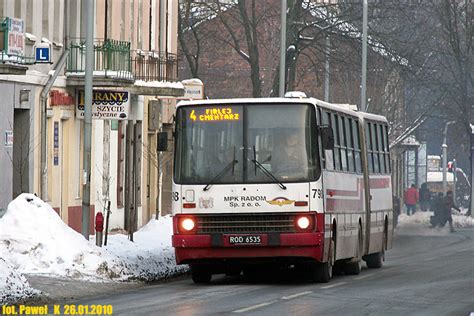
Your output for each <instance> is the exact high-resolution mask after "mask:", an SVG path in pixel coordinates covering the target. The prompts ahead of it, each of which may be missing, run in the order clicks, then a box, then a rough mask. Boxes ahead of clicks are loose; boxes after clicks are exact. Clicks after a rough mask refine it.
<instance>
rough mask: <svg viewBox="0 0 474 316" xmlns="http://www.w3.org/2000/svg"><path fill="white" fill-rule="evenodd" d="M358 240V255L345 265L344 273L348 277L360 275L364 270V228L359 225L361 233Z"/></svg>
mask: <svg viewBox="0 0 474 316" xmlns="http://www.w3.org/2000/svg"><path fill="white" fill-rule="evenodd" d="M358 236H359V237H358V239H357V242H358V244H357V253H356V256H355V257H354V258H353V259H352V260H350V261H348V262H346V264H345V265H344V273H345V274H347V275H358V274H360V271H361V270H362V252H363V246H364V245H363V243H362V227H361V226H360V225H359V232H358Z"/></svg>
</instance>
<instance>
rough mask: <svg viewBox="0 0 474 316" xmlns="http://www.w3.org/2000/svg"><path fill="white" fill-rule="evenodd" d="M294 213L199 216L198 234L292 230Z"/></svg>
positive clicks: (281, 231) (283, 231) (285, 231)
mask: <svg viewBox="0 0 474 316" xmlns="http://www.w3.org/2000/svg"><path fill="white" fill-rule="evenodd" d="M294 218H295V216H294V215H289V214H258V215H256V214H251V215H209V216H205V215H204V216H199V218H198V228H197V232H198V234H215V233H223V234H226V233H232V234H235V233H267V232H278V233H288V232H294V231H295V229H294Z"/></svg>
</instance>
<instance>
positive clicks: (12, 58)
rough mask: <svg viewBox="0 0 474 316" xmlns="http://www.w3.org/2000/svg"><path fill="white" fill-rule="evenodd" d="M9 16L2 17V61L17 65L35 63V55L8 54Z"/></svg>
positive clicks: (0, 32)
mask: <svg viewBox="0 0 474 316" xmlns="http://www.w3.org/2000/svg"><path fill="white" fill-rule="evenodd" d="M9 19H10V18H8V17H5V18H0V63H2V64H5V63H7V64H16V65H25V66H26V65H33V64H34V63H35V58H34V56H24V55H15V54H8V53H7V50H8V49H7V48H8V23H9Z"/></svg>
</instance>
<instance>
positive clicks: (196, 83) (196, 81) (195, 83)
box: [181, 78, 203, 86]
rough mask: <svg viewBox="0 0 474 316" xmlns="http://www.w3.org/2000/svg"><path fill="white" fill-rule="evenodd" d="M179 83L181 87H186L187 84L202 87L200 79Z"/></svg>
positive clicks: (185, 80)
mask: <svg viewBox="0 0 474 316" xmlns="http://www.w3.org/2000/svg"><path fill="white" fill-rule="evenodd" d="M181 83H182V84H183V85H186V84H188V85H201V86H202V85H203V83H202V81H201V79H199V78H191V79H184V80H181Z"/></svg>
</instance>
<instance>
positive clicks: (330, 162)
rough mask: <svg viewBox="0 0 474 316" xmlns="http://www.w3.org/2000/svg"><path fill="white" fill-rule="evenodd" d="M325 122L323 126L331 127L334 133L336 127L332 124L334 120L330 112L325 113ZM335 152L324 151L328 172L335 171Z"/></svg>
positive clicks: (333, 150)
mask: <svg viewBox="0 0 474 316" xmlns="http://www.w3.org/2000/svg"><path fill="white" fill-rule="evenodd" d="M322 118H323V120H322V123H323V125H329V127H331V128H332V130H333V133H334V125H333V124H332V120H331V113H330V112H326V111H325V112H323V117H322ZM335 136H336V135H335V133H334V137H335ZM334 152H335V148H334V149H332V150H325V151H324V156H325V163H326V165H325V167H326V170H334Z"/></svg>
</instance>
